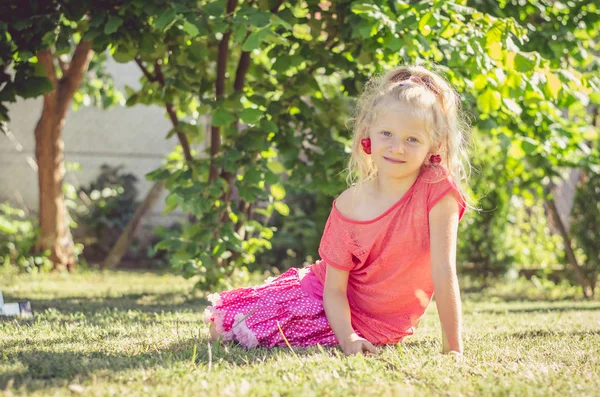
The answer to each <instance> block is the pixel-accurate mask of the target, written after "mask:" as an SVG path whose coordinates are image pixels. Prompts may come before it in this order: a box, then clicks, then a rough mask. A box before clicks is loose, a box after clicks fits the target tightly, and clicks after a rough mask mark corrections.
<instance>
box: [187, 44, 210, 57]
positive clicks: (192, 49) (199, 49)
mask: <svg viewBox="0 0 600 397" xmlns="http://www.w3.org/2000/svg"><path fill="white" fill-rule="evenodd" d="M187 50H188V52H189V54H190V59H191V60H192V61H195V62H201V61H203V60H204V59H205V58H206V56H207V55H208V50H207V49H206V46H205V45H204V44H202V43H200V42H198V41H195V42H193V43H192V44H191V45H190V46H189V47H188V48H187Z"/></svg>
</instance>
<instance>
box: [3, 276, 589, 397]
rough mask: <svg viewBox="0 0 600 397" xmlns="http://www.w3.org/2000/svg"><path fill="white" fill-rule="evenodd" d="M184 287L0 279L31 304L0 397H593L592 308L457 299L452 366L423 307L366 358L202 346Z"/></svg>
mask: <svg viewBox="0 0 600 397" xmlns="http://www.w3.org/2000/svg"><path fill="white" fill-rule="evenodd" d="M519 283H520V284H519ZM519 283H516V284H515V285H521V287H519V288H520V289H519V288H517V289H515V291H517V290H518V291H517V292H518V293H517V294H516V295H515V296H520V297H521V298H527V296H525V295H526V292H527V288H529V287H530V285H529V284H531V282H527V283H526V282H523V281H520V282H519ZM526 284H527V288H525V287H523V285H526ZM192 287H193V281H189V280H184V279H182V278H180V277H176V276H171V275H157V274H151V273H135V272H107V273H79V274H73V275H65V274H50V275H20V276H18V275H14V274H10V273H6V274H4V273H0V288H1V289H2V291H3V293H4V295H5V298H6V299H5V300H6V301H15V300H25V299H27V300H30V301H31V302H32V305H33V308H34V310H35V311H36V315H35V318H34V319H31V320H26V319H15V318H4V319H2V320H0V394H1V393H4V395H7V396H8V395H32V396H36V395H39V396H41V395H43V396H52V395H65V396H70V395H72V394H74V393H75V394H77V393H81V394H85V395H94V396H95V395H99V396H102V395H164V396H179V395H202V396H241V395H249V396H251V395H268V396H278V395H294V396H353V395H361V396H362V395H366V396H405V395H406V396H410V395H449V396H459V395H462V396H474V395H485V396H488V395H498V396H509V395H514V396H527V395H530V396H547V395H557V396H571V395H578V396H592V395H600V302H599V301H597V300H596V301H592V302H585V301H580V300H576V299H567V300H564V299H563V300H554V301H518V300H517V301H515V300H513V301H506V299H504V298H506V297H509V296H510V294H509V293H508V289H509V287H502V288H500V287H498V288H496V289H491V290H488V291H483V292H482V291H478V292H473V293H469V292H465V293H464V294H463V300H464V307H463V312H464V324H465V335H464V337H465V357H464V359H463V360H462V361H459V362H456V361H455V360H453V358H452V357H449V356H443V355H441V354H440V353H439V351H440V338H439V321H438V319H437V314H436V311H435V305H431V306H430V307H429V309H428V311H427V313H426V315H425V317H424V319H423V320H422V321H421V324H420V326H419V329H418V330H417V333H416V335H414V336H413V337H410V338H407V339H406V340H405V342H404V343H403V344H402V345H400V346H387V347H385V348H384V349H382V352H381V354H380V355H378V356H373V357H361V356H355V357H349V358H347V357H343V355H342V354H341V351H340V350H339V349H335V348H328V349H319V348H317V347H315V348H309V349H294V350H295V353H296V355H297V356H296V355H294V354H293V353H292V352H290V351H289V349H287V348H280V349H273V350H264V349H255V350H250V351H246V350H244V349H243V348H240V347H237V346H233V345H225V344H224V345H220V346H219V345H218V344H209V343H208V329H207V328H206V326H205V325H204V324H203V323H202V313H203V309H204V307H205V305H206V304H207V302H206V301H205V300H204V299H203V296H202V294H200V293H198V292H194V291H193V290H192ZM540 288H542V289H543V288H546V287H543V286H542V287H540V286H539V285H538V286H535V285H534V287H533V291H538V292H539V291H540ZM465 290H467V288H465ZM490 291H491V292H490ZM494 291H496V292H494ZM567 292H568V291H567ZM538 295H539V294H538ZM542 295H543V294H542ZM567 295H568V294H567ZM537 297H539V296H537Z"/></svg>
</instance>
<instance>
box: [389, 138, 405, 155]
mask: <svg viewBox="0 0 600 397" xmlns="http://www.w3.org/2000/svg"><path fill="white" fill-rule="evenodd" d="M404 149H405V148H404V141H403V140H402V139H398V138H394V139H392V140H391V141H390V147H389V150H390V152H392V153H400V154H402V153H404Z"/></svg>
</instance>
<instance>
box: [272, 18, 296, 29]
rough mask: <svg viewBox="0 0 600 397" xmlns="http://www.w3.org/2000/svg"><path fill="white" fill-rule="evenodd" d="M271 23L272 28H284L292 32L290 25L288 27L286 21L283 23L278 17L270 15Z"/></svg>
mask: <svg viewBox="0 0 600 397" xmlns="http://www.w3.org/2000/svg"><path fill="white" fill-rule="evenodd" d="M271 23H272V24H273V25H274V26H283V27H284V28H286V29H287V30H292V25H290V24H289V23H287V22H286V21H284V20H283V19H281V18H279V16H277V15H275V14H272V15H271Z"/></svg>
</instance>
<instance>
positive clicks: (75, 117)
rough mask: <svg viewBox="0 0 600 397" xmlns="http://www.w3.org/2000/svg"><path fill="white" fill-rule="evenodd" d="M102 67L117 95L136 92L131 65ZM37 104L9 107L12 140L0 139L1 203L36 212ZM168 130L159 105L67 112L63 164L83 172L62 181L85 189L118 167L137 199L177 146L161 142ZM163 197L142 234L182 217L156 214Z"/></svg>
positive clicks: (136, 71)
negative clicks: (133, 182) (133, 180)
mask: <svg viewBox="0 0 600 397" xmlns="http://www.w3.org/2000/svg"><path fill="white" fill-rule="evenodd" d="M107 68H108V71H109V72H110V73H111V74H112V76H113V78H114V81H115V84H116V85H117V88H118V89H119V90H121V91H122V92H123V87H124V86H125V85H129V86H132V87H139V82H138V80H139V78H140V76H141V72H140V71H139V69H138V67H137V65H136V64H135V63H129V64H125V65H124V64H118V63H115V62H110V63H109V64H108V65H107ZM41 105H42V99H41V98H39V99H35V100H21V101H19V102H17V103H14V104H11V106H9V116H10V119H11V122H10V123H9V125H8V127H9V130H10V132H11V134H12V136H11V135H10V134H9V136H4V135H2V134H0V170H1V172H0V201H4V200H7V199H8V200H9V201H11V202H12V203H13V204H14V205H16V206H18V207H21V208H23V207H25V208H27V209H29V210H30V211H32V212H37V209H38V185H37V184H38V180H37V173H36V171H35V164H34V163H35V139H34V129H35V125H36V123H37V120H38V118H39V116H40V114H41ZM171 127H172V125H171V123H170V121H169V119H168V118H167V117H166V115H165V111H164V109H163V108H160V107H158V106H145V105H136V106H133V107H124V106H116V107H112V108H109V109H107V110H102V109H98V108H90V107H80V108H79V110H77V111H72V110H71V111H69V113H68V115H67V120H66V123H65V128H64V130H63V139H64V145H65V160H66V161H67V162H77V163H79V164H80V165H81V168H82V170H81V171H80V172H76V173H73V172H69V173H68V174H67V176H66V181H67V182H70V183H73V184H75V185H80V184H83V185H88V184H89V183H90V182H91V181H93V180H94V179H95V178H96V177H97V175H98V173H99V169H100V166H101V165H102V164H105V163H106V164H109V165H111V166H116V165H120V164H123V165H124V168H123V170H122V172H128V173H133V174H135V175H136V176H137V177H138V180H139V182H138V189H139V191H140V196H139V199H140V200H142V199H143V198H144V197H145V195H146V193H147V192H148V190H149V189H150V187H151V186H152V183H151V182H149V181H147V180H146V179H145V178H144V175H145V174H146V173H148V172H150V171H152V170H154V169H156V168H157V167H159V166H160V165H161V164H162V162H163V160H164V158H165V155H166V154H167V153H169V152H171V151H172V149H173V148H174V147H175V146H176V145H177V143H178V142H177V140H176V137H173V138H170V139H168V140H166V139H165V137H166V135H167V133H168V131H169V130H170V128H171ZM32 165H33V166H32ZM165 196H166V192H165V193H164V194H163V197H162V199H161V200H160V201H159V203H157V205H156V206H155V208H153V210H152V213H151V214H149V215H150V216H149V217H147V219H146V221H145V225H144V229H145V232H148V229H149V227H150V226H151V225H154V224H156V223H161V224H169V223H171V222H172V221H174V220H177V219H179V218H180V217H181V214H178V213H173V214H170V215H168V216H165V215H161V211H162V209H163V208H164V198H165ZM144 234H145V233H144Z"/></svg>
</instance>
